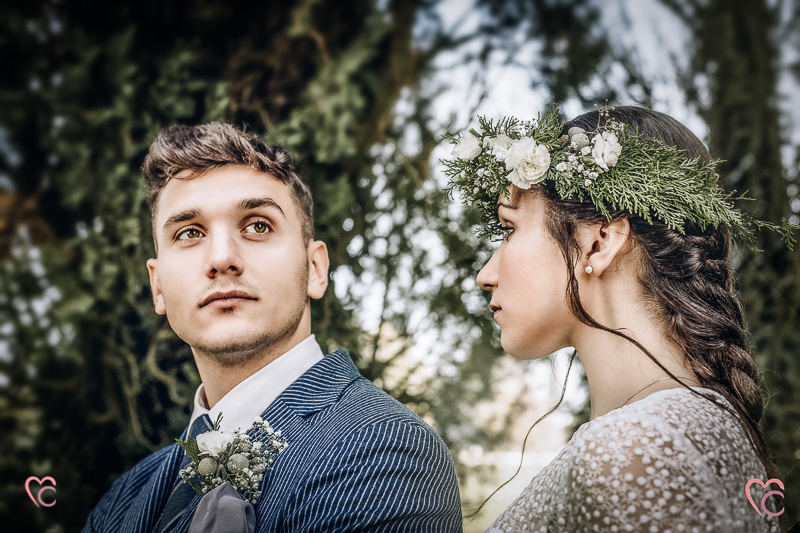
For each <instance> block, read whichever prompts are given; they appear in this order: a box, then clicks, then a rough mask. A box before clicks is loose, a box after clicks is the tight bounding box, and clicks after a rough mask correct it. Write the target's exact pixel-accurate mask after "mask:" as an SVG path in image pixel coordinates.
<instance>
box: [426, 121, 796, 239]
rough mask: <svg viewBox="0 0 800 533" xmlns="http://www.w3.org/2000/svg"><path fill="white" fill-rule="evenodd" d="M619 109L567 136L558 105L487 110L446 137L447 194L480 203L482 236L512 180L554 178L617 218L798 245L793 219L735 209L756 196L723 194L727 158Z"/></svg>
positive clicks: (560, 189)
mask: <svg viewBox="0 0 800 533" xmlns="http://www.w3.org/2000/svg"><path fill="white" fill-rule="evenodd" d="M612 109H613V108H605V109H602V110H600V115H599V123H598V127H597V129H595V130H594V131H591V132H587V131H584V130H583V129H581V128H571V129H570V130H569V132H568V135H562V134H561V132H562V131H563V127H564V122H562V121H561V120H560V119H559V117H558V109H557V108H553V109H552V110H550V111H548V112H546V113H544V115H540V116H539V117H538V118H537V119H536V120H534V121H528V122H521V121H520V120H518V119H516V118H513V117H508V118H503V119H502V120H500V121H499V122H497V123H495V122H493V121H491V120H486V119H485V118H484V117H478V122H479V124H480V129H481V132H480V133H478V132H477V131H475V130H473V129H470V130H468V131H464V132H462V133H461V134H460V135H459V136H458V137H454V136H452V135H447V138H449V139H450V140H451V141H452V143H453V144H455V147H454V148H453V152H452V159H444V160H442V163H443V164H444V166H445V174H446V175H447V176H448V178H449V179H450V182H449V186H448V188H447V191H448V193H449V194H450V196H451V197H452V195H453V192H454V191H455V189H459V190H460V195H461V199H462V200H463V201H464V202H465V203H467V204H472V205H474V206H476V207H477V208H478V209H479V211H480V212H481V219H482V221H483V223H484V227H483V228H481V229H480V230H479V231H478V233H479V235H481V236H489V237H492V236H499V235H501V234H502V230H501V229H500V221H499V219H498V218H497V199H498V197H499V195H500V194H503V195H505V196H508V194H509V193H508V186H509V185H510V184H513V185H516V186H517V187H519V188H520V189H529V188H530V187H531V186H532V185H535V184H537V183H540V182H542V181H544V180H552V181H553V183H554V184H555V189H556V192H557V193H558V195H559V196H560V197H561V198H563V199H573V198H574V199H578V200H579V201H583V200H584V198H586V197H588V198H589V199H590V200H591V201H592V203H593V204H594V205H595V207H596V208H597V210H598V211H599V212H600V213H602V214H603V215H605V217H606V218H607V219H608V220H609V221H610V220H611V213H610V210H625V211H628V212H629V213H631V214H635V215H638V216H640V217H642V218H643V219H644V220H646V221H647V222H649V223H650V224H652V223H653V220H658V221H660V222H663V223H664V224H666V225H667V226H668V227H669V228H670V229H673V230H676V231H678V232H680V233H681V234H684V232H685V228H684V224H685V223H686V222H689V221H691V222H694V223H696V224H697V225H698V226H699V227H700V228H701V229H706V228H707V227H708V226H712V227H715V228H716V227H718V226H719V225H720V224H725V225H726V226H727V227H728V229H729V230H730V232H731V234H732V235H733V237H735V238H737V239H738V240H740V241H742V242H743V243H744V244H745V245H746V246H747V247H748V248H750V249H751V250H754V251H758V248H757V245H756V238H755V235H754V228H766V229H770V230H773V231H777V232H778V233H780V235H781V238H782V239H783V241H784V242H785V243H786V245H787V246H788V248H789V249H790V250H791V249H792V245H793V244H794V242H795V238H794V235H793V234H792V232H793V231H794V230H796V229H797V228H798V226H797V225H795V224H789V223H788V222H787V221H786V219H784V220H783V221H782V222H781V224H780V225H776V224H772V223H769V222H764V221H760V220H756V219H753V218H751V217H750V216H748V215H747V214H746V213H744V212H742V211H740V210H739V209H735V208H734V207H733V201H734V200H750V198H745V197H744V195H742V196H736V197H734V196H733V195H732V194H729V195H724V192H723V191H722V189H720V188H719V185H718V183H717V182H718V179H719V176H718V175H717V173H716V172H715V168H716V165H717V163H718V161H716V160H715V161H711V162H710V163H703V162H702V161H700V160H699V158H687V157H686V155H685V154H684V152H683V150H681V149H679V148H676V147H674V146H667V145H665V144H663V143H661V142H660V141H658V140H656V139H652V138H649V137H644V136H641V135H639V133H638V131H631V129H630V128H629V127H628V126H627V125H625V124H622V123H620V122H618V121H616V120H615V119H613V118H611V117H610V116H609V111H611V110H612ZM601 126H602V128H601ZM601 129H602V131H601ZM745 194H746V193H745Z"/></svg>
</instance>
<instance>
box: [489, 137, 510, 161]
mask: <svg viewBox="0 0 800 533" xmlns="http://www.w3.org/2000/svg"><path fill="white" fill-rule="evenodd" d="M514 142H515V141H514V139H512V138H511V137H509V136H508V135H506V134H505V133H501V134H500V135H498V136H497V137H492V138H490V139H489V140H488V141H487V142H486V144H487V146H488V147H489V148H490V149H491V151H492V155H493V156H495V157H496V158H497V159H498V160H500V161H503V160H505V158H506V155H507V154H508V149H509V148H511V146H512V145H513V144H514Z"/></svg>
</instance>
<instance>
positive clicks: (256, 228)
mask: <svg viewBox="0 0 800 533" xmlns="http://www.w3.org/2000/svg"><path fill="white" fill-rule="evenodd" d="M245 229H247V230H248V231H249V232H250V233H267V232H268V231H269V230H270V227H269V224H267V223H266V222H253V223H252V224H249V225H248V226H247V228H245Z"/></svg>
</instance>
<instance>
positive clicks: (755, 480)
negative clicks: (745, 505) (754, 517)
mask: <svg viewBox="0 0 800 533" xmlns="http://www.w3.org/2000/svg"><path fill="white" fill-rule="evenodd" d="M753 483H758V484H759V485H761V486H762V487H764V490H766V489H767V486H768V485H770V484H771V483H777V484H778V486H779V487H780V488H781V490H785V489H784V488H783V482H782V481H781V480H780V479H770V480H769V481H767V482H766V483H764V482H763V481H761V480H760V479H758V478H757V477H754V478H753V479H751V480H750V481H748V482H747V485H745V487H744V493H745V494H747V499H748V500H749V501H750V505H752V506H753V509H755V510H756V512H757V513H758V514H759V515H761V516H764V513H762V512H761V509H759V508H758V507H756V504H755V502H754V501H753V497H752V496H751V495H750V485H752V484H753Z"/></svg>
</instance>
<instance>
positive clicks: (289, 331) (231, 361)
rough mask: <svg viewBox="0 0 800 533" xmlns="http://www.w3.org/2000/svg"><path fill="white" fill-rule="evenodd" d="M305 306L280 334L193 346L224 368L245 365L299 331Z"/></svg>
mask: <svg viewBox="0 0 800 533" xmlns="http://www.w3.org/2000/svg"><path fill="white" fill-rule="evenodd" d="M304 311H305V305H303V306H302V307H299V308H298V309H297V311H296V312H295V313H294V314H293V315H292V317H291V320H289V321H287V323H286V324H285V325H284V327H283V329H281V330H280V331H278V332H269V333H264V334H262V335H260V336H258V337H254V338H244V337H240V338H237V339H234V340H233V341H230V342H226V343H224V344H223V343H219V344H204V343H202V342H201V343H199V344H195V345H192V348H194V351H195V352H196V353H197V354H198V355H199V356H200V357H208V358H210V359H212V360H213V361H214V362H215V363H217V364H218V365H220V366H222V367H224V368H231V367H235V366H241V365H245V364H247V363H250V362H252V361H255V360H257V359H260V358H262V357H265V356H266V355H267V354H269V353H270V352H271V351H272V349H273V348H275V347H278V346H280V345H281V344H282V343H283V342H284V341H286V340H287V339H289V338H290V337H291V336H292V335H294V333H295V332H296V331H297V328H298V327H299V326H300V321H301V320H302V319H303V312H304Z"/></svg>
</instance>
